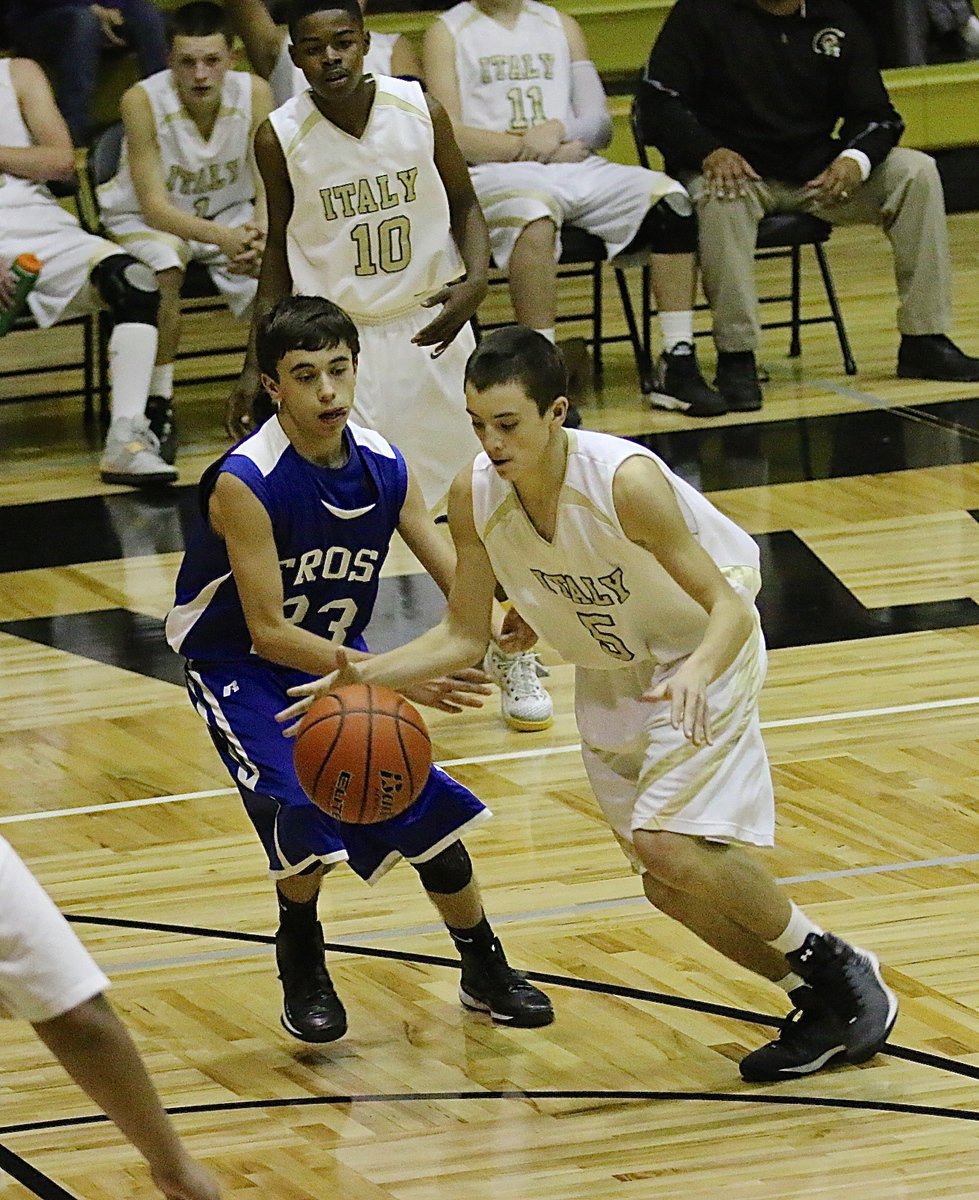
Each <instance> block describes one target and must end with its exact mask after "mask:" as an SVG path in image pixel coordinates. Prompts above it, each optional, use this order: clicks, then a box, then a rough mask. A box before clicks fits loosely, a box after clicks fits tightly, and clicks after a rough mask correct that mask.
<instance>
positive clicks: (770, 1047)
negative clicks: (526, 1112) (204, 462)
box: [284, 326, 897, 1081]
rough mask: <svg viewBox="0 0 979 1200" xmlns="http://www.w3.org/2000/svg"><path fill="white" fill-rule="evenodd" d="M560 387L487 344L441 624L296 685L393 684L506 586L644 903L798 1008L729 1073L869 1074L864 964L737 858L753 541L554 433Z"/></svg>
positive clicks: (671, 482)
mask: <svg viewBox="0 0 979 1200" xmlns="http://www.w3.org/2000/svg"><path fill="white" fill-rule="evenodd" d="M562 388H563V372H562V364H561V361H560V357H559V355H558V353H557V351H556V350H555V349H554V347H553V346H551V344H550V343H549V342H547V341H546V340H545V339H544V338H543V337H541V335H540V334H538V333H535V332H534V331H533V330H530V329H525V328H521V327H519V326H517V327H513V328H511V329H504V330H500V331H499V332H497V333H494V334H492V335H490V336H489V337H487V338H485V339H484V340H483V342H482V343H481V344H480V346H479V348H478V349H477V350H476V352H475V353H474V354H473V356H472V357H471V358H470V360H469V364H468V366H467V370H466V399H467V402H468V411H469V414H470V416H471V418H472V423H473V428H474V429H475V431H476V434H477V436H478V437H479V439H480V441H481V443H482V445H483V451H484V452H483V453H482V454H481V455H480V456H479V457H478V458H477V459H476V461H475V462H474V463H473V465H472V468H471V469H470V470H467V471H464V472H462V473H461V474H460V475H459V476H458V478H457V479H456V481H455V483H454V484H453V488H452V497H451V500H450V505H449V525H450V528H451V530H452V536H453V540H454V542H455V546H456V553H457V566H456V575H455V580H454V582H453V584H452V590H451V593H450V595H449V608H448V612H447V614H446V616H445V618H444V619H443V620H442V622H441V623H440V624H439V625H438V626H436V627H435V628H434V629H432V630H430V631H429V632H428V633H425V634H423V635H422V636H421V637H420V638H417V639H416V640H415V641H413V642H410V643H408V645H406V646H402V647H401V648H400V649H397V650H393V651H391V652H390V653H387V654H382V655H379V656H377V657H376V658H373V659H370V660H369V661H366V662H359V663H356V664H351V665H349V666H347V667H346V668H345V669H344V670H343V671H341V673H340V677H339V678H337V677H336V676H335V675H334V676H330V677H328V678H327V679H325V680H321V681H319V683H315V684H312V685H309V686H307V687H304V688H300V689H298V693H299V694H304V693H307V692H308V693H315V692H316V691H318V690H322V689H325V688H329V687H332V686H336V685H337V684H338V683H345V682H348V681H352V680H353V679H357V680H362V681H364V682H366V683H383V684H387V685H388V686H390V687H394V688H403V687H406V686H410V684H411V683H412V681H414V680H417V679H420V678H426V677H428V676H430V675H436V674H440V673H441V672H443V671H451V670H453V669H455V667H457V666H458V665H459V664H461V663H467V662H471V661H472V660H473V658H474V657H475V656H476V655H478V654H479V653H480V650H481V648H482V647H484V646H485V644H486V640H487V637H488V623H487V613H488V612H489V605H490V601H491V599H492V596H493V589H494V588H495V586H496V581H497V580H499V582H500V583H501V584H502V585H503V587H504V588H506V591H507V594H508V595H509V596H510V597H511V598H512V599H513V601H514V603H515V604H516V605H517V607H518V608H519V609H520V611H521V613H522V614H524V615H525V616H526V618H527V621H528V622H529V624H530V625H531V626H532V627H533V628H534V629H536V630H537V631H538V632H539V633H541V634H542V635H543V636H544V637H546V638H547V639H548V641H549V642H550V643H551V644H552V645H553V646H554V647H555V649H556V650H557V651H558V652H559V653H560V654H561V655H562V656H563V657H564V658H565V660H567V661H568V662H572V663H574V664H575V668H576V673H575V712H576V719H577V722H578V728H579V730H580V733H581V741H582V756H583V758H584V762H585V769H586V771H587V774H588V778H589V782H590V783H591V786H592V789H593V790H594V792H595V796H596V798H597V800H598V802H599V804H600V806H601V808H602V811H603V813H604V815H605V819H606V820H607V821H608V823H609V825H610V826H611V828H612V831H613V833H614V834H615V836H616V838H617V839H618V841H619V844H620V846H621V847H622V849H623V851H624V852H625V854H626V855H627V857H628V858H629V860H630V862H631V863H632V865H633V867H634V868H635V869H636V870H637V871H638V872H639V873H640V874H641V876H642V881H643V889H644V891H645V893H646V897H647V899H648V900H649V901H650V903H651V904H653V905H654V906H655V907H656V908H658V909H659V910H660V911H661V912H664V913H666V915H667V916H670V917H672V918H673V919H674V920H676V921H679V922H681V924H683V925H685V926H686V927H687V929H689V930H690V931H691V932H693V933H695V934H697V936H698V937H700V938H702V939H703V940H704V941H705V942H707V944H708V945H710V946H713V947H714V949H715V950H718V951H719V952H720V953H721V954H723V955H725V956H726V957H727V958H729V959H731V960H732V961H734V962H737V963H739V964H740V965H741V966H743V967H746V968H747V969H749V970H751V971H754V972H755V973H756V974H759V975H762V976H763V977H764V978H766V979H769V980H771V981H772V982H774V983H776V984H777V985H778V986H780V987H781V988H783V989H784V990H785V991H786V992H787V993H788V994H789V995H790V997H791V999H792V1001H793V1004H794V1009H793V1013H792V1015H791V1017H790V1019H789V1020H788V1021H787V1022H786V1023H785V1026H784V1028H783V1030H782V1032H781V1034H780V1036H779V1037H778V1038H777V1039H776V1040H775V1041H773V1042H770V1043H768V1044H767V1045H766V1046H763V1047H761V1048H760V1049H758V1050H755V1051H753V1052H752V1053H750V1054H749V1055H747V1057H746V1058H745V1059H744V1060H743V1061H742V1063H741V1074H742V1075H743V1076H744V1078H745V1079H748V1080H755V1081H758V1080H777V1079H794V1078H796V1077H798V1076H799V1075H805V1074H808V1073H810V1072H813V1071H818V1070H819V1069H820V1068H821V1067H823V1066H825V1065H826V1064H827V1063H829V1062H832V1061H834V1060H837V1059H841V1058H842V1059H843V1060H844V1061H846V1062H851V1063H859V1062H865V1061H866V1060H868V1059H869V1058H871V1057H873V1055H875V1054H876V1053H877V1051H878V1050H880V1049H881V1047H882V1046H883V1045H884V1043H885V1041H886V1038H887V1035H888V1034H889V1033H890V1030H891V1028H892V1026H893V1024H894V1021H895V1019H896V1016H897V999H896V997H895V996H894V994H893V993H892V992H891V990H890V989H889V988H888V987H887V985H886V984H885V983H884V982H883V979H882V978H881V975H880V969H879V966H878V963H877V959H876V958H875V957H874V956H873V955H872V954H869V953H867V952H866V951H864V950H859V949H857V948H855V947H853V946H851V945H849V944H848V943H847V942H845V941H843V940H842V939H841V938H839V937H836V936H835V935H834V934H831V933H824V932H823V931H822V930H821V929H820V928H819V927H818V926H817V925H815V924H814V923H813V922H812V921H811V920H810V919H809V918H808V917H807V916H806V915H805V914H804V913H803V912H802V911H801V910H800V909H798V908H797V907H796V906H795V905H794V904H793V903H792V902H791V901H790V900H788V899H787V898H786V897H785V896H784V895H783V894H782V893H781V892H780V891H779V889H778V888H777V887H776V885H775V883H774V881H773V880H772V878H771V876H770V875H769V874H768V873H767V872H766V871H765V870H764V868H763V867H762V866H761V865H760V864H759V863H758V862H757V861H756V860H755V859H753V858H752V857H750V856H749V855H748V854H747V853H745V851H744V849H743V848H742V847H744V846H750V845H755V846H769V845H771V844H772V841H773V838H774V826H775V813H774V797H773V792H772V781H771V775H770V772H769V768H768V760H767V757H766V754H765V746H764V743H763V741H762V736H761V727H760V723H759V717H758V696H759V693H760V691H761V685H762V682H763V680H764V675H765V645H764V639H763V637H762V632H761V623H760V620H759V617H758V612H757V609H756V608H755V606H754V598H755V596H756V595H757V593H758V590H759V587H760V586H761V576H760V573H759V552H758V547H757V546H756V544H755V543H754V541H753V540H752V539H751V538H750V537H749V536H748V535H747V534H746V533H745V532H744V531H743V530H742V529H739V528H738V526H737V525H735V524H734V522H733V521H731V520H729V519H728V518H727V517H725V516H724V515H723V514H722V513H720V512H719V511H718V510H717V509H716V508H714V506H713V505H712V504H711V503H710V502H709V501H708V500H706V499H705V498H704V497H703V496H702V495H700V493H699V492H697V491H696V490H695V489H694V488H693V487H691V486H690V484H688V483H686V482H685V481H684V480H682V479H680V478H679V477H678V476H677V475H674V474H673V472H672V471H670V470H669V468H668V467H667V466H666V464H665V463H664V462H662V460H661V459H659V458H657V457H656V455H655V454H653V453H652V452H651V451H649V450H646V449H645V448H644V447H642V446H639V445H638V444H636V443H635V442H629V441H626V440H625V439H623V438H616V437H610V436H608V435H607V434H602V433H590V432H585V431H583V430H566V429H565V428H564V415H565V412H566V411H567V404H568V402H567V398H566V397H565V396H564V395H563V392H562ZM297 707H301V706H294V708H293V710H292V711H293V712H294V711H296V710H297ZM284 715H285V716H288V715H289V714H288V713H287V714H284Z"/></svg>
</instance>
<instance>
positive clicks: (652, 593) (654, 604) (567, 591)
mask: <svg viewBox="0 0 979 1200" xmlns="http://www.w3.org/2000/svg"><path fill="white" fill-rule="evenodd" d="M567 436H568V442H569V445H568V465H567V470H566V472H565V476H564V483H563V485H562V487H561V493H560V496H559V498H558V509H557V521H556V524H555V529H554V538H553V540H552V541H550V542H548V541H546V540H545V539H544V538H542V537H541V536H540V534H539V533H538V532H537V530H536V529H535V528H534V526H533V525H532V524H531V522H530V519H529V518H528V517H527V514H526V512H525V511H524V508H523V506H522V505H521V503H520V500H519V499H518V497H517V493H516V491H515V490H514V488H513V487H512V485H511V484H509V483H507V482H506V481H504V480H502V479H501V478H500V477H499V475H498V474H497V473H496V471H495V470H494V468H493V465H492V464H491V462H490V460H489V458H488V457H487V456H486V455H485V454H480V455H479V456H478V458H477V459H476V461H475V462H474V463H473V475H472V480H473V516H474V518H475V524H476V532H477V534H478V535H479V538H480V540H481V541H482V542H483V544H484V546H485V547H486V552H487V554H488V555H489V558H490V561H491V563H492V564H493V570H494V572H495V573H496V578H497V580H498V581H499V583H500V585H501V587H502V588H503V590H504V591H505V592H506V594H507V596H508V597H509V598H510V599H511V600H512V601H513V604H514V607H515V608H516V609H517V610H518V611H519V613H520V615H521V616H522V617H523V618H524V619H525V620H526V621H527V622H528V623H529V624H530V625H531V626H532V627H533V628H534V629H536V630H537V632H538V633H539V634H540V635H541V637H543V638H546V639H547V641H548V642H550V643H551V645H552V646H554V648H555V649H556V650H557V651H558V652H559V653H560V654H561V656H562V657H563V658H564V659H565V660H566V661H567V662H571V663H574V664H575V665H577V666H581V667H591V668H594V669H598V670H603V669H605V670H612V669H614V668H617V667H621V666H625V665H627V664H629V663H633V662H635V663H639V662H640V661H642V660H649V659H653V660H655V661H657V662H660V663H670V662H675V661H676V660H677V659H679V658H683V657H685V656H686V655H688V654H690V653H692V651H693V650H694V649H695V648H696V646H697V645H698V644H699V643H700V641H701V638H702V637H703V633H704V628H705V626H706V623H707V616H706V613H705V612H704V610H703V609H702V608H701V606H700V605H699V604H697V603H696V601H694V600H692V599H691V598H690V596H688V595H687V593H686V592H685V591H684V590H683V589H682V588H681V587H680V585H679V584H678V583H677V582H676V581H675V580H674V579H673V577H672V576H671V575H670V574H669V573H668V572H667V571H666V569H665V568H664V567H662V566H661V565H660V563H659V562H658V560H657V559H656V558H655V557H654V555H652V554H650V553H649V552H648V551H647V550H644V549H643V548H642V547H641V546H637V545H636V544H635V543H634V542H632V541H630V540H629V538H627V537H626V535H625V533H624V532H623V530H622V526H621V524H620V523H619V519H618V516H617V515H616V511H615V504H614V502H613V499H612V483H613V480H614V478H615V472H616V471H617V469H618V468H619V466H620V465H621V464H622V463H623V462H625V460H626V459H627V458H631V457H632V456H633V455H641V456H642V457H644V458H651V459H652V460H653V461H654V462H655V463H656V465H657V466H658V467H659V468H660V470H661V471H662V472H663V474H664V475H665V476H666V479H667V481H668V482H669V484H670V486H671V487H672V489H673V494H674V496H675V497H676V500H677V503H678V504H679V506H680V511H681V512H682V513H683V518H684V520H685V521H686V524H687V527H688V528H689V530H690V532H691V533H692V534H693V536H694V537H695V538H696V539H697V541H698V542H699V543H700V544H701V545H702V546H703V548H704V549H705V550H706V551H707V553H708V554H709V555H710V557H711V558H712V559H713V560H714V562H715V563H717V565H718V566H719V567H720V568H721V569H722V570H725V571H726V573H727V574H728V575H729V576H733V579H732V582H733V581H735V580H736V581H737V582H738V583H739V584H740V585H741V587H742V589H743V590H744V591H746V592H747V593H748V594H749V595H751V596H754V594H755V593H756V592H757V590H758V587H759V585H760V579H761V577H760V575H759V572H758V566H759V553H758V547H757V545H756V544H755V542H754V541H753V540H752V538H750V537H749V536H748V534H746V533H745V532H744V530H743V529H740V528H739V527H738V526H737V525H735V524H734V522H733V521H731V520H729V519H728V518H727V517H726V516H724V514H723V513H721V512H719V511H718V510H717V509H716V508H715V507H714V506H713V505H712V504H711V503H710V501H709V500H707V499H705V497H703V496H702V495H701V494H700V493H699V492H698V491H697V490H696V489H695V488H693V487H691V486H690V484H688V483H686V482H685V481H684V480H682V479H680V478H679V476H677V475H674V474H673V472H672V471H671V470H670V469H669V468H668V467H667V466H666V464H665V463H664V462H663V461H662V460H661V459H659V458H657V457H656V455H655V454H653V453H652V452H651V451H649V450H646V449H644V448H643V447H642V446H638V445H636V444H635V443H633V442H627V441H625V440H624V439H622V438H617V437H611V436H609V435H608V434H604V433H590V432H585V431H584V430H568V431H567Z"/></svg>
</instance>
